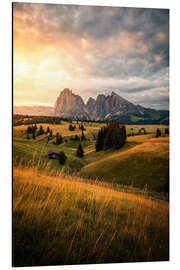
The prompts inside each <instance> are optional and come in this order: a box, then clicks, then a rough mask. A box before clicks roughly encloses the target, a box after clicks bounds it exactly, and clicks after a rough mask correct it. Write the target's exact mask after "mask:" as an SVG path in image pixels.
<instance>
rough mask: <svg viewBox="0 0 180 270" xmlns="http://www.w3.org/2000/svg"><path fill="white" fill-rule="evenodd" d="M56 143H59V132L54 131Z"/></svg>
mask: <svg viewBox="0 0 180 270" xmlns="http://www.w3.org/2000/svg"><path fill="white" fill-rule="evenodd" d="M56 144H57V145H58V144H59V132H57V133H56Z"/></svg>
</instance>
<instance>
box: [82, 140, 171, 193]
mask: <svg viewBox="0 0 180 270" xmlns="http://www.w3.org/2000/svg"><path fill="white" fill-rule="evenodd" d="M142 136H143V137H142ZM148 137H149V135H140V136H135V137H131V138H129V139H128V142H129V146H131V147H129V148H130V149H128V144H127V145H126V146H125V147H124V149H123V148H122V149H121V150H119V151H114V152H113V153H110V154H108V155H106V156H104V157H103V158H101V159H99V160H97V161H94V162H91V163H89V164H87V165H86V166H84V167H83V169H82V171H81V173H82V175H84V176H85V177H91V178H97V177H100V178H103V179H104V180H105V181H111V182H112V181H113V182H116V183H119V184H126V185H132V186H135V187H140V188H143V187H145V186H146V185H147V186H148V188H150V189H152V190H158V191H161V190H163V187H164V186H165V185H166V182H167V181H168V177H169V176H168V170H169V166H168V164H169V138H168V137H165V138H151V139H148ZM143 140H144V141H143ZM142 141H143V142H142ZM130 142H131V143H132V142H134V143H139V144H137V145H136V144H134V146H133V144H130Z"/></svg>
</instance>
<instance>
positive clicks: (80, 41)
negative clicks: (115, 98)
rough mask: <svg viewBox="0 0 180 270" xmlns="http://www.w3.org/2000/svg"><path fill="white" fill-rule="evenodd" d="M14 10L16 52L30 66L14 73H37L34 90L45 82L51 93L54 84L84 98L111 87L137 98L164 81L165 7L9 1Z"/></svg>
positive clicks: (26, 76)
mask: <svg viewBox="0 0 180 270" xmlns="http://www.w3.org/2000/svg"><path fill="white" fill-rule="evenodd" d="M13 11H14V13H13V16H14V17H13V18H14V51H15V54H17V55H19V59H20V58H21V59H23V60H21V61H25V62H26V63H28V64H29V65H30V66H32V67H33V68H31V69H29V71H28V72H27V74H23V75H22V74H18V75H17V77H21V78H22V80H23V78H24V82H23V85H25V84H28V83H29V81H30V80H32V79H35V78H36V82H35V84H36V88H39V90H38V91H39V92H41V93H42V94H43V85H46V89H47V90H48V89H49V90H50V89H51V93H52V96H54V99H55V98H56V96H55V95H56V94H57V88H59V87H70V88H72V89H77V92H79V93H81V94H82V95H83V96H84V97H85V99H86V98H87V93H88V94H89V95H91V96H95V95H96V94H97V93H98V92H101V91H110V90H111V89H119V91H120V92H121V93H124V94H125V95H126V96H127V98H128V97H129V98H131V95H132V94H135V93H137V98H138V96H139V93H140V92H145V94H146V95H147V93H148V91H151V89H156V91H157V93H158V91H159V90H158V89H160V88H161V87H168V85H169V82H168V77H169V75H168V69H169V11H168V10H166V9H144V8H114V7H95V6H75V5H55V4H51V5H49V4H33V3H31V4H30V3H14V4H13ZM19 61H20V60H19ZM37 74H38V76H37ZM38 79H39V80H38ZM17 80H19V79H18V78H17ZM48 80H49V81H48ZM16 85H17V84H16ZM31 85H32V83H31ZM23 87H24V86H22V85H21V86H18V85H17V87H16V91H20V90H18V89H21V93H23ZM34 87H35V86H32V88H33V89H35V88H34ZM52 87H53V88H54V91H53V90H52ZM33 89H32V91H33ZM47 90H44V91H47ZM29 91H31V90H29ZM58 91H59V90H58ZM52 96H51V100H52ZM155 96H156V93H155ZM155 96H154V97H155ZM36 99H38V97H37V96H36ZM39 100H40V94H39ZM47 100H48V98H47ZM154 100H155V99H154ZM139 101H141V100H140V99H139ZM159 102H160V104H165V103H166V105H167V102H165V100H163V99H161V101H159ZM155 103H156V102H154V104H155ZM166 105H165V106H166Z"/></svg>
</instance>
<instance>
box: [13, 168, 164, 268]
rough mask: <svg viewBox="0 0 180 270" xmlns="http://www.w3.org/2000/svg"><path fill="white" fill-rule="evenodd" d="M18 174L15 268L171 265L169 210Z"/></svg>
mask: <svg viewBox="0 0 180 270" xmlns="http://www.w3.org/2000/svg"><path fill="white" fill-rule="evenodd" d="M47 173H48V172H44V173H42V172H40V171H38V170H37V168H36V167H34V168H31V169H29V168H23V167H22V168H21V167H18V168H14V184H13V213H14V214H13V228H14V230H13V243H14V257H13V264H14V266H32V265H34V266H35V265H57V264H80V263H107V262H134V261H157V260H161V261H163V260H168V259H169V239H168V232H169V225H168V223H169V204H168V202H166V201H161V200H152V199H148V198H144V197H143V196H140V195H135V194H127V193H123V192H118V191H115V190H113V189H111V188H108V187H105V186H103V185H102V184H101V185H100V184H97V183H96V184H92V183H90V182H88V181H87V180H82V179H80V178H77V177H76V178H75V177H72V176H71V177H70V176H66V177H65V176H63V175H61V174H59V175H58V174H57V175H54V176H53V175H47Z"/></svg>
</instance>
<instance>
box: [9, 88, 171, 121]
mask: <svg viewBox="0 0 180 270" xmlns="http://www.w3.org/2000/svg"><path fill="white" fill-rule="evenodd" d="M14 114H27V115H28V114H29V115H48V116H59V117H62V118H70V119H80V120H106V119H118V120H120V121H122V122H125V123H129V124H159V123H161V124H168V123H169V111H158V110H154V109H149V108H144V107H142V106H140V105H134V104H133V103H131V102H129V101H128V100H126V99H124V98H122V97H121V96H119V95H118V94H116V93H114V92H112V93H111V95H107V96H105V95H102V94H101V95H98V96H97V98H96V100H95V99H93V98H91V97H90V98H89V99H88V101H87V103H86V104H85V103H84V101H83V99H82V98H81V97H80V96H79V95H76V94H74V93H73V92H72V90H69V89H68V88H65V89H64V90H63V91H61V92H60V94H59V96H58V98H57V100H56V102H55V105H54V108H53V107H43V106H37V107H35V106H34V107H15V108H14Z"/></svg>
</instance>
